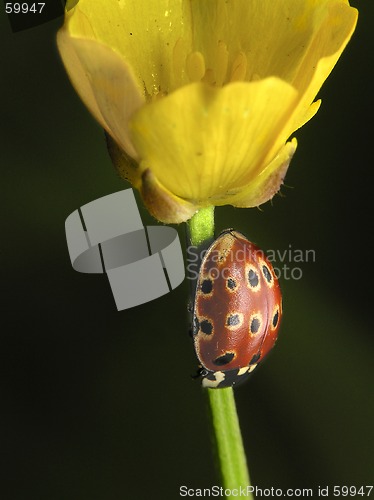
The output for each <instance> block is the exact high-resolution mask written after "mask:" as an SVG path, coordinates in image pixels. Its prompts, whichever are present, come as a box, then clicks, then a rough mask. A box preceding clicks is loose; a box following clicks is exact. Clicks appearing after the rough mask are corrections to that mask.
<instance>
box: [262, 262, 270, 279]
mask: <svg viewBox="0 0 374 500" xmlns="http://www.w3.org/2000/svg"><path fill="white" fill-rule="evenodd" d="M262 272H263V274H264V276H265V279H266V281H267V282H268V283H271V281H272V279H273V277H272V275H271V272H270V271H269V268H268V266H265V264H263V266H262Z"/></svg>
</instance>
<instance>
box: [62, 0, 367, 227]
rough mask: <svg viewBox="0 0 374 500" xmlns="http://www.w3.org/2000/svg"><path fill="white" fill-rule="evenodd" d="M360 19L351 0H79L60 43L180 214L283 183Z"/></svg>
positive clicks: (88, 96)
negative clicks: (299, 137)
mask: <svg viewBox="0 0 374 500" xmlns="http://www.w3.org/2000/svg"><path fill="white" fill-rule="evenodd" d="M356 21H357V11H356V10H355V9H353V8H352V7H350V6H349V2H348V1H347V0H282V1H274V0H157V1H156V0H105V1H103V0H80V1H79V3H78V4H77V5H76V6H75V7H74V8H73V9H72V10H70V11H69V12H67V14H66V19H65V23H64V25H63V27H62V28H61V30H60V31H59V33H58V47H59V50H60V53H61V56H62V59H63V62H64V64H65V66H66V69H67V71H68V73H69V76H70V78H71V81H72V83H73V85H74V86H75V88H76V90H77V92H78V93H79V95H80V97H81V98H82V100H83V101H84V103H85V104H86V106H87V107H88V108H89V110H90V111H91V112H92V114H93V115H94V117H95V118H96V120H98V122H99V123H100V124H101V126H102V127H103V128H104V129H105V130H106V132H107V137H108V144H109V151H110V154H111V157H112V159H113V162H114V163H115V165H116V166H117V168H118V169H119V171H120V173H121V175H122V176H123V177H125V178H126V179H128V180H129V181H130V182H131V183H132V184H133V185H134V186H135V187H136V188H137V189H139V190H140V192H141V194H142V197H143V200H144V202H145V204H146V206H147V208H148V209H149V211H150V212H151V213H152V214H153V215H154V216H155V217H156V218H157V219H159V220H161V221H164V222H181V221H185V220H187V219H189V218H190V217H191V216H192V215H193V214H194V213H195V212H196V210H198V209H199V208H201V207H204V206H209V205H226V204H231V205H234V206H237V207H253V206H258V205H260V204H261V203H264V202H266V201H267V200H269V199H270V198H271V197H272V196H273V195H274V194H275V193H276V192H277V191H278V190H279V188H280V185H281V184H282V182H283V179H284V176H285V173H286V171H287V168H288V164H289V162H290V160H291V158H292V155H293V153H294V152H295V149H296V140H295V139H292V140H291V141H289V142H287V140H288V138H289V137H290V135H291V134H292V133H293V132H294V131H295V130H297V129H298V128H299V127H301V126H302V125H303V124H304V123H305V122H307V121H308V120H309V119H310V118H311V117H312V116H313V115H314V114H315V113H316V112H317V110H318V107H319V105H320V102H319V101H317V102H313V100H314V98H315V96H316V94H317V92H318V91H319V89H320V87H321V85H322V84H323V82H324V81H325V79H326V78H327V76H328V75H329V73H330V72H331V70H332V68H333V67H334V65H335V63H336V62H337V60H338V58H339V57H340V55H341V53H342V51H343V50H344V47H345V46H346V44H347V43H348V40H349V38H350V37H351V35H352V33H353V31H354V28H355V25H356Z"/></svg>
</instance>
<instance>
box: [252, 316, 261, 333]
mask: <svg viewBox="0 0 374 500" xmlns="http://www.w3.org/2000/svg"><path fill="white" fill-rule="evenodd" d="M260 326H261V321H260V319H259V318H258V317H257V316H255V317H254V318H253V319H252V321H251V326H250V329H251V333H257V332H258V331H259V329H260Z"/></svg>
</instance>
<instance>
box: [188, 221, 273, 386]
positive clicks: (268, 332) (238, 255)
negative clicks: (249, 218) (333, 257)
mask: <svg viewBox="0 0 374 500" xmlns="http://www.w3.org/2000/svg"><path fill="white" fill-rule="evenodd" d="M281 316H282V295H281V291H280V287H279V284H278V279H277V277H276V275H275V273H274V269H273V267H272V265H271V263H270V262H269V260H268V259H267V258H266V256H265V255H264V252H262V250H260V249H259V248H258V247H257V246H256V245H254V244H253V243H251V242H250V241H249V240H248V239H247V238H246V237H245V236H244V235H243V234H241V233H239V232H238V231H234V230H232V229H227V230H226V231H223V232H222V233H221V234H220V235H219V237H218V238H217V239H216V240H215V241H214V242H213V243H212V245H211V246H210V247H209V248H208V250H207V251H206V253H205V255H204V258H203V260H202V262H201V266H200V270H199V276H198V280H197V286H196V294H195V301H194V308H193V328H192V333H193V341H194V347H195V352H196V355H197V358H198V360H199V363H200V369H199V372H198V377H201V379H202V385H203V387H210V388H222V387H232V386H235V385H237V384H238V383H239V382H240V383H241V382H242V381H244V380H246V379H247V377H248V375H249V374H250V373H251V372H252V371H253V370H254V369H255V368H256V366H257V365H258V363H259V362H260V361H262V359H263V358H264V357H265V356H266V354H267V353H268V352H269V351H270V350H271V348H272V347H273V346H274V344H275V342H276V340H277V335H278V330H279V325H280V320H281Z"/></svg>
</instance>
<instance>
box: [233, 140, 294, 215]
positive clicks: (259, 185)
mask: <svg viewBox="0 0 374 500" xmlns="http://www.w3.org/2000/svg"><path fill="white" fill-rule="evenodd" d="M296 147H297V141H296V139H292V141H290V142H287V143H286V144H285V145H284V146H283V148H282V149H281V151H280V152H279V153H278V154H277V156H276V157H275V158H274V160H273V161H271V162H270V164H269V165H268V166H267V167H266V168H265V169H264V170H263V172H261V174H260V175H258V176H257V177H256V178H255V179H253V182H251V183H250V184H248V185H247V186H246V188H245V189H243V190H242V191H241V192H240V193H239V194H238V195H236V196H233V197H232V198H231V199H230V204H231V205H234V207H242V208H243V207H245V208H249V207H258V206H259V205H262V203H265V202H267V201H269V200H271V198H273V196H274V195H275V194H276V193H277V192H278V191H279V189H280V187H281V185H282V184H283V181H284V178H285V176H286V173H287V169H288V166H289V164H290V161H291V160H292V157H293V155H294V153H295V151H296Z"/></svg>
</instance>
